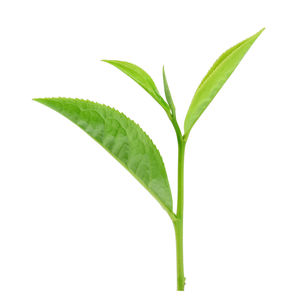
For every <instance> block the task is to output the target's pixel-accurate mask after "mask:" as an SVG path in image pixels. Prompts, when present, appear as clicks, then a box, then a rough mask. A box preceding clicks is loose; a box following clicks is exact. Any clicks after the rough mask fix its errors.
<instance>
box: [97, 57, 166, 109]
mask: <svg viewBox="0 0 300 297" xmlns="http://www.w3.org/2000/svg"><path fill="white" fill-rule="evenodd" d="M103 61H104V62H106V63H109V64H111V65H113V66H115V67H117V68H118V69H120V70H121V71H122V72H124V73H125V74H127V75H128V76H129V77H131V78H132V79H133V80H134V81H135V82H137V83H138V84H139V85H140V86H141V87H142V88H143V89H144V90H145V91H146V92H148V93H149V94H150V95H151V96H152V97H153V98H154V99H155V100H156V101H157V102H158V103H159V105H160V106H161V107H162V108H163V109H164V110H165V111H166V112H169V110H170V108H169V106H168V104H167V103H166V101H165V100H164V99H163V98H162V97H161V95H160V94H159V91H158V90H157V87H156V85H155V83H154V81H153V80H152V78H151V77H150V75H149V74H148V73H147V72H145V71H144V70H143V69H142V68H140V67H138V66H136V65H134V64H131V63H128V62H123V61H116V60H103Z"/></svg>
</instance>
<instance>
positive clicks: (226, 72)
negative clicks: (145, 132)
mask: <svg viewBox="0 0 300 297" xmlns="http://www.w3.org/2000/svg"><path fill="white" fill-rule="evenodd" d="M263 30H264V29H262V30H260V31H259V32H257V33H256V34H254V35H253V36H251V37H249V38H247V39H246V40H244V41H242V42H240V43H238V44H237V45H235V46H234V47H232V48H230V49H229V50H227V51H226V52H225V53H223V54H222V55H221V56H220V57H219V58H218V60H217V61H216V62H215V63H214V64H213V66H212V67H211V69H210V70H209V71H208V73H207V74H206V76H205V77H204V79H203V80H202V82H201V83H200V85H199V87H198V88H197V90H196V93H195V95H194V98H193V100H192V102H191V105H190V107H189V110H188V112H187V115H186V118H185V122H184V132H185V135H186V136H187V135H188V134H189V133H190V131H191V129H192V127H193V125H194V124H195V122H196V121H197V120H198V118H199V117H200V116H201V114H202V113H203V112H204V110H205V109H206V108H207V106H208V105H209V103H210V102H211V101H212V100H213V98H214V97H215V96H216V95H217V93H218V92H219V90H220V89H221V88H222V86H223V85H224V83H225V82H226V81H227V79H228V78H229V77H230V75H231V74H232V72H233V71H234V70H235V68H236V67H237V66H238V64H239V63H240V61H241V60H242V58H243V57H244V55H245V54H246V53H247V51H248V50H249V48H250V47H251V45H252V44H253V43H254V41H255V40H256V39H257V38H258V36H259V35H260V34H261V33H262V31H263Z"/></svg>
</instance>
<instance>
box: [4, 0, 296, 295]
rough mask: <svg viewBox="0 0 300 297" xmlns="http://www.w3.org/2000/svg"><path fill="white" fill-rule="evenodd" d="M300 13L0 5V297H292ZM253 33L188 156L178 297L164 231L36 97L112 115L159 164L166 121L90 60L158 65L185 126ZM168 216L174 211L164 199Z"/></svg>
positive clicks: (141, 194) (250, 6) (159, 216)
mask: <svg viewBox="0 0 300 297" xmlns="http://www.w3.org/2000/svg"><path fill="white" fill-rule="evenodd" d="M297 2H298V1H288V0H286V1H284V2H283V1H263V0H252V1H232V0H227V1H216V0H211V1H162V0H161V1H142V0H140V1H121V0H119V1H99V0H98V1H64V0H59V1H56V0H55V1H54V0H52V1H30V0H28V1H12V0H11V1H8V0H4V1H1V4H0V28H1V29H0V30H1V35H0V38H1V48H0V52H1V54H0V82H1V86H0V96H1V97H0V98H1V106H0V127H1V128H0V129H1V146H0V151H1V154H0V174H1V179H0V180H1V186H0V296H1V297H10V296H14V297H15V296H18V297H23V296H30V297H34V296H39V297H41V296H42V297H44V296H51V297H52V296H64V297H65V296H72V297H75V296H89V297H94V296H106V297H110V296H131V297H132V296H133V297H134V296H139V297H140V296H145V297H148V296H151V297H152V296H164V297H166V296H167V297H168V296H176V295H177V296H188V297H190V296H193V297H194V296H203V297H209V296H210V297H214V296H218V297H219V296H230V297H235V296H239V297H244V296H251V297H253V296H262V297H266V296H272V297H275V296H289V297H294V296H295V297H296V296H297V297H299V296H300V187H299V180H300V156H299V151H300V141H299V135H300V98H299V87H298V86H299V81H300V77H299V66H300V65H299V52H300V46H299V28H300V21H299V9H298V8H297V4H298V3H297ZM262 27H266V30H265V31H264V33H263V34H262V35H261V36H260V37H259V39H258V40H257V41H256V42H255V44H254V45H253V47H252V48H251V49H250V51H249V52H248V54H247V55H246V56H245V58H244V59H243V61H242V62H241V64H240V65H239V66H238V68H237V70H236V71H235V72H234V74H233V75H232V77H231V78H230V79H229V80H228V82H227V83H226V84H225V86H224V87H223V89H222V90H221V91H220V93H219V94H218V95H217V97H216V98H215V100H214V101H213V102H212V104H211V105H210V106H209V107H208V109H207V110H206V111H205V113H204V114H203V116H202V117H201V119H200V120H199V121H198V123H197V124H196V125H195V126H194V128H193V130H192V132H191V134H190V138H189V142H188V144H187V150H186V175H185V177H186V180H185V181H186V184H185V186H186V188H185V189H186V191H185V194H186V195H185V198H186V199H185V225H184V231H185V236H184V248H185V273H186V277H187V284H186V291H185V292H184V293H176V270H175V244H174V243H175V242H174V234H173V226H172V223H171V221H170V220H169V218H168V216H167V215H166V214H165V213H164V211H163V210H162V209H161V207H160V206H159V205H158V203H157V202H156V201H155V200H154V199H153V198H152V197H151V196H150V195H149V194H148V192H146V191H145V190H144V188H143V187H142V186H141V185H140V184H139V183H138V182H137V181H135V179H134V178H133V177H132V176H131V175H130V174H128V173H127V172H126V170H125V169H124V168H122V167H121V166H120V165H119V164H118V163H117V162H116V161H115V160H114V159H113V158H112V157H111V156H109V155H108V154H107V153H106V152H105V151H104V150H103V149H102V148H101V147H100V146H99V145H98V144H97V143H96V142H95V141H93V140H92V139H91V138H89V136H87V135H86V134H84V132H82V131H81V130H80V129H79V128H77V127H75V125H74V124H72V123H71V122H69V121H68V120H66V119H65V118H63V117H62V116H60V115H58V114H57V113H55V112H53V111H52V110H50V109H48V108H46V107H45V106H42V105H40V104H38V103H36V102H33V101H31V98H34V97H49V96H66V97H78V98H86V99H91V100H95V101H98V102H101V103H105V104H107V105H110V106H114V107H116V108H118V109H119V110H121V111H123V112H124V113H125V114H127V115H128V116H129V117H131V118H132V119H134V120H135V121H136V122H137V123H139V124H140V125H141V127H143V129H144V130H145V131H146V132H147V133H148V134H149V135H150V136H151V137H152V139H153V141H154V143H155V144H156V145H157V146H158V148H159V149H160V152H161V154H162V156H163V158H164V161H165V165H166V168H167V171H168V176H169V180H170V183H171V186H172V191H173V195H174V197H175V195H176V167H177V165H176V158H177V157H176V154H177V147H176V138H175V134H174V132H173V130H172V127H171V124H170V123H169V121H168V119H167V117H166V115H165V114H164V111H163V110H162V109H161V108H160V106H159V105H158V104H157V103H156V102H155V101H154V100H153V99H152V98H151V97H150V96H149V95H148V94H147V93H146V92H144V90H143V89H142V88H140V87H139V86H138V85H137V84H135V83H134V82H133V81H131V80H130V79H129V78H127V77H126V76H125V75H124V74H123V73H121V72H120V71H118V70H117V69H115V68H114V67H113V66H111V65H108V64H105V63H103V62H100V60H101V59H118V60H125V61H129V62H133V63H135V64H137V65H139V66H141V67H143V68H144V69H145V70H146V71H147V72H148V73H149V74H150V75H151V76H152V77H153V79H154V80H155V82H156V84H157V86H158V87H159V89H160V90H162V78H161V68H162V65H163V64H164V65H165V67H166V73H167V77H168V81H169V84H170V88H171V92H172V94H173V98H174V101H175V104H176V107H177V114H178V120H179V121H180V123H181V125H182V124H183V121H184V117H185V113H186V111H187V109H188V106H189V104H190V101H191V99H192V97H193V94H194V91H195V89H196V88H197V86H198V84H199V83H200V81H201V79H202V78H203V76H204V75H205V73H206V72H207V70H208V69H209V68H210V66H211V65H212V63H213V62H214V61H215V59H216V58H217V57H218V56H219V55H220V54H221V53H222V52H223V51H225V50H226V49H227V48H229V47H230V46H232V45H234V44H236V43H237V42H239V41H241V40H243V39H245V38H246V37H248V36H250V35H252V34H254V33H255V32H256V31H258V30H259V29H261V28H262ZM174 200H175V199H174Z"/></svg>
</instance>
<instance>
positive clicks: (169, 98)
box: [163, 67, 176, 116]
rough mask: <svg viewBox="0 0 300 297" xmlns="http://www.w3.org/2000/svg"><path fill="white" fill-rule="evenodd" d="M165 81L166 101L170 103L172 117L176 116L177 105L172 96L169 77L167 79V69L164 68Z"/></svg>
mask: <svg viewBox="0 0 300 297" xmlns="http://www.w3.org/2000/svg"><path fill="white" fill-rule="evenodd" d="M163 79H164V89H165V95H166V99H167V101H168V103H169V106H170V108H171V111H172V115H173V116H176V111H175V105H174V102H173V99H172V96H171V92H170V89H169V85H168V81H167V77H166V73H165V67H163Z"/></svg>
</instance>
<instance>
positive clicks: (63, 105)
mask: <svg viewBox="0 0 300 297" xmlns="http://www.w3.org/2000/svg"><path fill="white" fill-rule="evenodd" d="M34 100H35V101H38V102H40V103H42V104H44V105H46V106H48V107H50V108H52V109H53V110H55V111H57V112H59V113H60V114H62V115H63V116H65V117H66V118H68V119H69V120H71V121H72V122H73V123H75V124H76V125H77V126H79V127H80V128H81V129H82V130H84V131H85V132H86V133H87V134H88V135H90V136H91V137H92V138H93V139H94V140H96V141H97V142H98V143H99V144H100V145H101V146H102V147H104V148H105V149H106V150H107V151H108V152H109V153H110V154H111V155H112V156H113V157H114V158H116V159H117V160H118V161H119V162H120V163H121V164H122V165H123V166H124V167H125V168H126V169H127V170H128V171H129V172H130V173H131V174H132V175H133V176H134V177H135V178H136V179H137V180H138V181H139V182H140V183H141V184H142V185H143V186H144V187H145V188H146V189H147V190H148V191H149V192H150V193H151V194H152V195H153V196H154V198H155V199H156V200H157V201H158V202H159V203H160V204H161V206H162V207H163V208H164V209H165V210H166V211H167V212H168V213H169V214H170V215H172V214H173V212H172V209H173V202H172V194H171V190H170V185H169V181H168V177H167V173H166V169H165V166H164V163H163V160H162V157H161V155H160V153H159V151H158V150H157V148H156V146H155V145H154V144H153V142H152V140H151V139H150V138H149V136H148V135H147V134H146V133H145V132H144V131H143V130H142V129H141V128H140V127H139V125H137V124H136V123H135V122H133V121H132V120H130V119H129V118H127V117H126V116H125V115H124V114H122V113H120V112H118V111H117V110H115V109H113V108H110V107H108V106H105V105H103V104H99V103H94V102H91V101H88V100H80V99H70V98H43V99H34Z"/></svg>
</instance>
